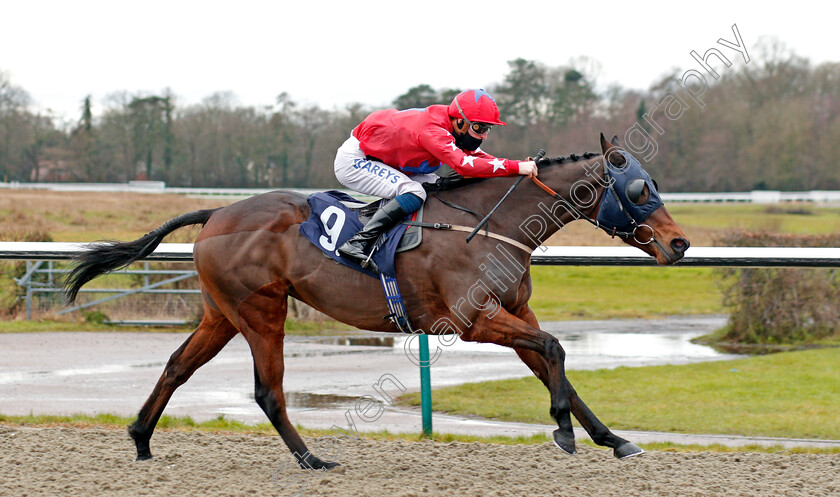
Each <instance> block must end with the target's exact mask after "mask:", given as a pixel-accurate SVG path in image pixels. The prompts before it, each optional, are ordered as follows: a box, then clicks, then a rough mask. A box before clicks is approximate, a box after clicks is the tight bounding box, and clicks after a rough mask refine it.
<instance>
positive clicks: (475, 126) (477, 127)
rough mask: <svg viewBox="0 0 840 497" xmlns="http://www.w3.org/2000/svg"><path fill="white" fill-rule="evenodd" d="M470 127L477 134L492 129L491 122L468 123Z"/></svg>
mask: <svg viewBox="0 0 840 497" xmlns="http://www.w3.org/2000/svg"><path fill="white" fill-rule="evenodd" d="M470 127H471V128H472V130H473V131H475V132H476V134H479V135H483V134H484V133H487V132H488V131H490V130H491V129H493V125H492V124H484V123H470Z"/></svg>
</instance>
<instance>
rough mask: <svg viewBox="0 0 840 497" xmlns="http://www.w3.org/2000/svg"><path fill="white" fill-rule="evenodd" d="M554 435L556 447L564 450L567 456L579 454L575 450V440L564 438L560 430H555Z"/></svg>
mask: <svg viewBox="0 0 840 497" xmlns="http://www.w3.org/2000/svg"><path fill="white" fill-rule="evenodd" d="M553 435H554V445H556V446H557V447H560V450H562V451H563V452H565V453H566V454H569V455H572V454H574V453H575V452H577V450H576V449H575V439H574V438H568V437H564V436H563V434H562V433H560V430H559V429H557V430H554V433H553Z"/></svg>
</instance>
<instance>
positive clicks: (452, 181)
mask: <svg viewBox="0 0 840 497" xmlns="http://www.w3.org/2000/svg"><path fill="white" fill-rule="evenodd" d="M599 155H601V154H596V153H594V152H584V153H583V155H577V154H569V155H568V156H563V155H561V156H559V157H545V158H542V159H540V160H538V161H537V167H548V166H551V165H554V164H563V163H564V162H577V161H579V160H581V159H584V160H586V159H591V158H593V157H597V156H599ZM488 179H490V178H465V177H463V176H461V175H460V174H457V173H455V174H451V175H449V176H441V177H440V178H438V179H437V181H435V182H434V183H423V188H425V190H426V191H427V192H445V191H447V190H454V189H456V188H461V187H464V186H467V185H472V184H475V183H480V182H482V181H484V180H488Z"/></svg>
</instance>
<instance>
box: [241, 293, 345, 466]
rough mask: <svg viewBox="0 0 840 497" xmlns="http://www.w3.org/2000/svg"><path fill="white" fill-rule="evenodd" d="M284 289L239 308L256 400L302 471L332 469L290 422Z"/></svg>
mask: <svg viewBox="0 0 840 497" xmlns="http://www.w3.org/2000/svg"><path fill="white" fill-rule="evenodd" d="M287 307H288V304H287V294H286V290H285V287H283V286H282V285H280V284H279V283H272V284H269V285H266V286H264V287H262V288H260V289H259V290H257V291H256V292H254V293H252V294H251V295H250V296H248V298H247V299H245V300H244V301H243V302H242V303H241V304H240V305H239V306H238V308H237V312H238V314H239V317H240V328H241V330H242V334H243V335H244V336H245V339H246V340H248V344H249V345H250V346H251V354H252V355H253V356H254V398H255V399H256V401H257V404H259V406H260V407H261V408H262V410H263V411H264V412H265V414H266V416H268V419H269V420H270V421H271V424H272V425H274V428H275V429H276V430H277V433H279V434H280V436H281V437H282V438H283V441H284V442H285V443H286V446H287V447H288V448H289V450H290V451H291V452H292V455H294V457H295V459H296V460H297V462H298V464H299V465H300V467H301V468H303V469H331V468H334V467H335V466H339V464H338V463H335V462H328V461H322V460H321V459H319V458H317V457H315V456H314V455H312V454H311V453H310V452H309V450H308V449H307V448H306V444H304V442H303V439H301V438H300V435H299V434H298V432H297V430H295V427H294V426H293V425H292V423H291V421H289V416H288V415H287V414H286V400H285V398H284V397H283V373H284V370H285V366H284V364H283V338H284V337H285V321H286V311H287Z"/></svg>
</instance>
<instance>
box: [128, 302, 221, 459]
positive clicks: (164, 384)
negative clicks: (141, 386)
mask: <svg viewBox="0 0 840 497" xmlns="http://www.w3.org/2000/svg"><path fill="white" fill-rule="evenodd" d="M236 333H237V331H236V328H235V327H234V326H233V325H232V324H231V323H230V321H228V320H227V318H225V317H224V316H222V315H221V314H213V315H211V314H210V313H209V312H205V315H204V318H203V319H202V320H201V324H199V325H198V328H196V330H195V331H194V332H193V333H192V334H191V335H190V336H189V337H188V338H187V340H186V341H185V342H184V343H183V345H181V347H179V348H178V350H176V351H175V353H173V354H172V356H171V357H170V358H169V362H168V363H167V364H166V368H165V369H164V370H163V374H162V375H161V377H160V379H159V380H158V382H157V385H155V389H154V390H153V391H152V394H151V395H150V396H149V398H148V400H146V403H145V404H143V407H142V408H141V409H140V413H139V414H138V415H137V421H135V422H134V423H133V424H132V425H131V426H129V427H128V434H129V435H131V438H132V439H133V440H134V444H135V446H136V447H137V460H138V461H142V460H145V459H151V458H152V452H151V450H150V449H149V440H151V438H152V433H153V432H154V430H155V425H156V424H157V422H158V420H159V419H160V415H161V414H162V413H163V409H164V408H165V407H166V404H167V402H169V399H170V397H172V394H173V393H174V392H175V389H177V388H178V387H179V386H181V385H183V384H184V383H185V382H186V381H187V380H188V379H189V378H190V376H192V374H193V373H194V372H195V370H196V369H198V368H200V367H201V366H203V365H204V364H206V363H207V361H209V360H210V359H212V358H214V357H215V356H216V354H218V353H219V351H220V350H222V348H223V347H224V346H225V345H226V344H227V343H228V342H229V341H230V339H231V338H233V337H234V336H235V335H236Z"/></svg>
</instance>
